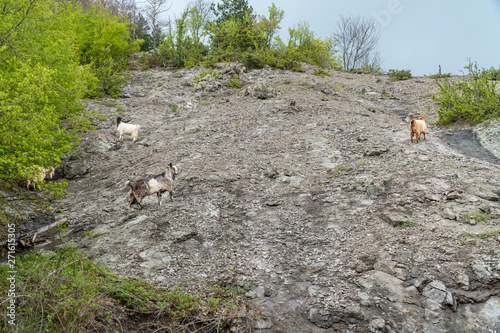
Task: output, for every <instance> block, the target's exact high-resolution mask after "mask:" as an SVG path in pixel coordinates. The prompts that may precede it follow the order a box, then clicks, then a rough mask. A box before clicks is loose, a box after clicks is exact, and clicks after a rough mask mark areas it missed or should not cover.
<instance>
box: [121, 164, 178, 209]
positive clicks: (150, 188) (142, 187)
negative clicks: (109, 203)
mask: <svg viewBox="0 0 500 333" xmlns="http://www.w3.org/2000/svg"><path fill="white" fill-rule="evenodd" d="M175 176H177V167H176V166H174V165H172V163H170V164H169V165H168V166H167V170H165V172H164V173H162V174H159V175H156V176H154V177H147V178H143V179H140V180H138V181H136V182H130V181H128V182H127V185H128V186H130V187H131V188H132V192H130V194H129V197H128V207H127V210H129V209H130V206H132V204H134V203H137V204H138V205H139V207H141V208H142V205H141V201H142V199H144V198H145V197H147V196H148V195H153V194H155V193H156V195H157V196H158V204H159V205H160V206H161V194H162V193H163V192H166V191H168V192H169V193H170V200H171V201H174V192H173V191H172V184H173V182H174V179H175Z"/></svg>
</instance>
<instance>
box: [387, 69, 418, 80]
mask: <svg viewBox="0 0 500 333" xmlns="http://www.w3.org/2000/svg"><path fill="white" fill-rule="evenodd" d="M387 75H389V77H390V78H391V79H393V80H396V81H401V80H408V79H411V77H412V76H411V70H404V69H389V72H388V73H387Z"/></svg>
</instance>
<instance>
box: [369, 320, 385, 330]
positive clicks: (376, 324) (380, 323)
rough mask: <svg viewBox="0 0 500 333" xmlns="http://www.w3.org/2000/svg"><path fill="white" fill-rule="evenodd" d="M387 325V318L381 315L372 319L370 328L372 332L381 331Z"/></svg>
mask: <svg viewBox="0 0 500 333" xmlns="http://www.w3.org/2000/svg"><path fill="white" fill-rule="evenodd" d="M384 327H385V320H384V319H383V318H381V317H377V318H375V319H372V321H370V324H368V330H369V331H370V332H380V330H382V329H383V328H384Z"/></svg>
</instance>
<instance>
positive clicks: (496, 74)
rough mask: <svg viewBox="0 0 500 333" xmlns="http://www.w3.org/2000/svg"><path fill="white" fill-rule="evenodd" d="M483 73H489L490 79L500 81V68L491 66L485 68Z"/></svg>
mask: <svg viewBox="0 0 500 333" xmlns="http://www.w3.org/2000/svg"><path fill="white" fill-rule="evenodd" d="M482 73H483V74H484V75H487V76H488V78H489V79H490V80H495V81H500V68H495V67H490V68H489V69H486V68H483V70H482Z"/></svg>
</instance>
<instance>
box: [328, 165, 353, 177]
mask: <svg viewBox="0 0 500 333" xmlns="http://www.w3.org/2000/svg"><path fill="white" fill-rule="evenodd" d="M349 170H351V168H349V167H342V166H341V167H337V168H335V170H334V171H333V174H331V175H330V177H340V175H341V174H342V173H343V172H347V171H349Z"/></svg>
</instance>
